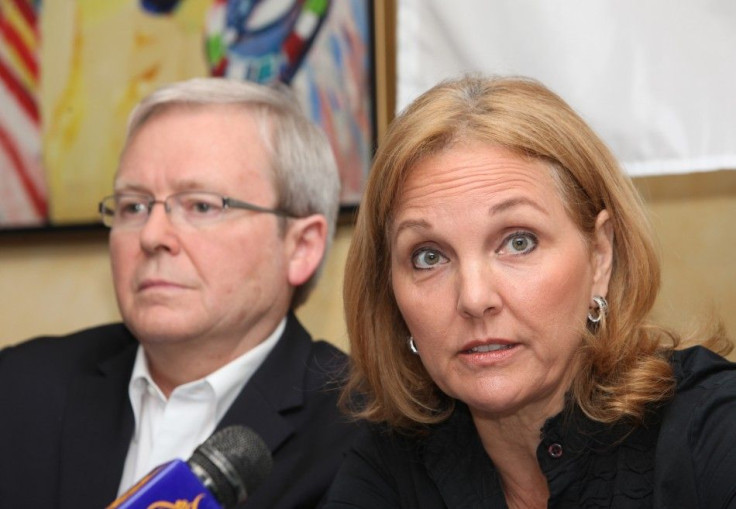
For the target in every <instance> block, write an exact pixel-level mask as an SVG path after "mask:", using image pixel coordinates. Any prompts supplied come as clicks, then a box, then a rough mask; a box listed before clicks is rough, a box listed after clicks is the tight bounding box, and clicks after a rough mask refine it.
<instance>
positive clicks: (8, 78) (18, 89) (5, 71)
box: [0, 60, 41, 125]
mask: <svg viewBox="0 0 736 509" xmlns="http://www.w3.org/2000/svg"><path fill="white" fill-rule="evenodd" d="M0 81H2V82H3V83H4V84H5V86H6V87H7V89H8V91H10V93H11V95H12V96H13V97H14V98H15V101H16V102H17V103H18V104H19V105H20V107H21V108H22V109H23V111H25V113H26V115H28V116H29V117H30V118H31V120H33V122H34V123H35V124H36V125H38V124H39V123H40V120H41V119H40V115H39V113H38V106H37V105H36V100H35V98H34V97H33V96H31V94H30V93H28V91H27V90H26V89H25V88H24V87H23V85H22V84H21V82H20V81H18V79H17V78H16V77H15V76H14V75H13V73H12V71H11V70H10V69H9V68H8V66H7V65H5V62H3V61H2V60H0Z"/></svg>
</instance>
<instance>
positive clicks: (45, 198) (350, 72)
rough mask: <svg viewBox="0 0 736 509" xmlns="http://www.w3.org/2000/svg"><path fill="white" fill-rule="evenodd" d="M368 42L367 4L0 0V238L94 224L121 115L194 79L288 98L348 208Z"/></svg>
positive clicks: (364, 160)
mask: <svg viewBox="0 0 736 509" xmlns="http://www.w3.org/2000/svg"><path fill="white" fill-rule="evenodd" d="M372 37H373V27H372V2H371V1H369V0H178V1H177V0H105V1H104V2H101V1H98V0H45V1H44V0H0V230H14V229H27V228H32V229H33V228H49V227H50V228H59V227H69V226H74V225H89V224H96V223H97V222H98V218H97V213H96V210H97V203H98V201H99V200H100V198H101V197H102V196H105V195H107V194H109V193H110V192H111V189H112V182H113V178H114V173H115V170H116V165H117V160H118V157H119V155H120V150H121V147H122V145H123V141H124V136H125V124H126V119H127V116H128V113H129V112H130V110H131V109H132V108H133V106H134V105H135V104H136V103H137V102H138V101H139V100H140V99H141V98H142V97H144V96H145V95H147V94H148V93H150V92H152V91H153V90H155V89H156V88H158V87H160V86H161V85H163V84H166V83H169V82H172V81H177V80H181V79H187V78H191V77H196V76H221V77H226V78H230V79H243V80H252V81H258V82H262V83H270V82H274V81H281V82H283V83H286V84H288V85H289V86H290V87H292V89H293V90H294V91H295V93H296V94H297V96H298V98H299V100H300V102H301V103H302V106H303V108H304V110H305V112H306V113H307V114H308V115H309V116H310V117H311V118H312V119H313V120H314V121H315V122H316V123H318V124H319V125H320V126H321V127H322V128H323V129H324V131H325V133H326V134H327V136H328V138H329V140H330V143H331V145H332V148H333V151H334V153H335V157H336V159H337V161H338V167H339V168H340V174H341V180H342V195H341V204H342V205H343V206H344V207H347V208H349V207H351V206H355V205H356V204H357V203H358V201H359V200H360V197H361V194H362V188H363V184H364V181H365V177H366V175H367V172H368V168H369V165H370V159H371V157H372V153H373V145H374V138H375V114H374V110H375V99H374V97H375V96H374V90H373V87H374V83H373V55H372Z"/></svg>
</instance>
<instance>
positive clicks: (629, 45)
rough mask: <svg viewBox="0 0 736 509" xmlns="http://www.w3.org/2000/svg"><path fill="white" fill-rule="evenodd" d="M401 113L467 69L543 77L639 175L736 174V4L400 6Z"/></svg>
mask: <svg viewBox="0 0 736 509" xmlns="http://www.w3.org/2000/svg"><path fill="white" fill-rule="evenodd" d="M397 2H398V34H397V41H398V42H397V46H398V47H397V51H398V55H397V59H398V60H397V75H398V76H397V80H398V84H397V107H398V109H401V108H403V107H404V106H406V105H407V104H408V103H409V102H410V101H411V100H412V99H414V98H415V97H416V96H417V95H419V94H420V93H422V92H423V91H425V90H427V89H428V88H430V87H431V86H432V85H434V84H435V83H437V82H438V81H440V80H442V79H445V78H448V77H454V76H458V75H459V74H461V73H464V72H473V71H481V72H483V73H486V74H503V75H507V74H514V75H524V76H530V77H532V78H536V79H538V80H540V81H542V82H543V83H544V84H545V85H547V86H548V87H550V88H551V89H552V90H554V91H555V92H557V93H558V94H560V95H561V96H562V97H563V98H564V99H565V100H566V101H567V102H568V103H569V104H570V105H571V106H572V107H573V108H575V109H576V111H578V113H580V114H581V115H582V116H583V118H585V119H586V120H587V121H588V122H589V123H590V125H591V126H592V127H593V129H594V130H595V131H596V132H597V133H598V134H599V135H600V136H601V137H602V138H603V139H604V140H605V141H606V143H608V145H609V146H610V147H611V149H612V150H613V151H614V153H615V154H616V155H617V157H618V158H619V160H620V161H621V163H622V164H623V165H624V167H625V168H626V169H627V171H628V172H629V174H631V175H637V176H639V175H656V174H664V173H683V172H692V171H706V170H718V169H736V1H734V0H451V1H450V0H397Z"/></svg>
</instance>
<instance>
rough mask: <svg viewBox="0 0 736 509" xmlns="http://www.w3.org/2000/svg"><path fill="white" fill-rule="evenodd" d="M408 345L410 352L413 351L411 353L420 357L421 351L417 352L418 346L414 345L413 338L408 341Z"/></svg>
mask: <svg viewBox="0 0 736 509" xmlns="http://www.w3.org/2000/svg"><path fill="white" fill-rule="evenodd" d="M406 344H407V345H409V351H411V353H413V354H414V355H419V350H417V345H416V344H415V343H414V338H413V337H411V336H409V339H407V340H406Z"/></svg>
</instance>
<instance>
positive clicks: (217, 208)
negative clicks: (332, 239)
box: [99, 191, 293, 229]
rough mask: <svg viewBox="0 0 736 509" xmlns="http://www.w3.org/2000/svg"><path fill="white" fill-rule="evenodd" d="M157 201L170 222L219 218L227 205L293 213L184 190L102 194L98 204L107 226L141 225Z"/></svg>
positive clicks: (206, 221)
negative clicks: (158, 194)
mask: <svg viewBox="0 0 736 509" xmlns="http://www.w3.org/2000/svg"><path fill="white" fill-rule="evenodd" d="M157 203H160V204H162V205H163V206H164V210H166V213H167V214H169V217H171V220H172V222H175V223H178V224H187V225H191V226H204V225H207V224H210V223H215V222H217V221H219V220H220V219H222V218H223V217H224V216H225V215H226V214H227V211H228V210H229V209H243V210H251V211H253V212H265V213H268V214H275V215H277V216H282V217H293V215H292V214H290V213H288V212H286V211H285V210H281V209H270V208H266V207H260V206H258V205H253V204H252V203H248V202H244V201H240V200H235V199H233V198H228V197H227V196H222V195H221V194H216V193H208V192H204V191H184V192H181V193H176V194H172V195H169V196H167V197H166V198H165V199H163V200H156V199H155V198H153V197H151V196H149V195H145V194H136V193H120V194H114V195H112V196H107V197H106V198H103V199H102V201H101V202H100V204H99V212H100V217H102V223H103V224H104V225H105V226H107V227H109V228H120V229H135V228H141V227H142V226H143V225H144V224H146V221H147V220H148V217H149V216H150V215H151V210H152V209H153V206H154V205H156V204H157Z"/></svg>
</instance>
